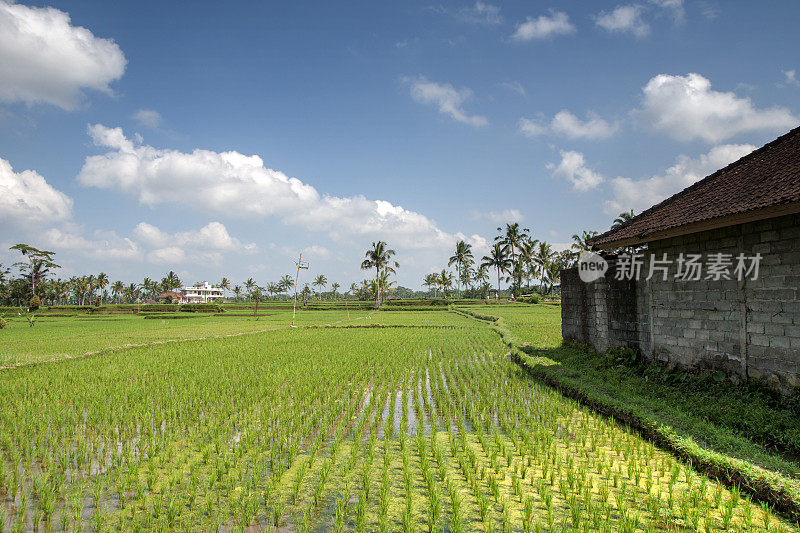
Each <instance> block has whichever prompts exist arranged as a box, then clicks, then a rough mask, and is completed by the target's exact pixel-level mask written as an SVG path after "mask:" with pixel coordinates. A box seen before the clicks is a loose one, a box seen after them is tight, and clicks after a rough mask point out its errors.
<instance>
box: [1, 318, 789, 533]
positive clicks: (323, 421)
mask: <svg viewBox="0 0 800 533" xmlns="http://www.w3.org/2000/svg"><path fill="white" fill-rule="evenodd" d="M520 309H522V308H521V307H520V308H516V307H515V308H509V310H508V313H510V314H513V313H521V312H522V311H520ZM530 309H535V311H530V312H536V313H547V312H552V310H550V311H548V310H547V309H546V308H544V307H542V308H538V307H537V308H530ZM288 316H289V315H288V314H287V313H278V314H276V315H269V316H266V317H263V319H260V320H259V321H253V320H252V319H250V320H249V321H248V319H244V318H242V319H240V318H239V317H234V318H233V319H221V318H220V317H199V318H194V319H188V320H173V321H167V320H165V321H164V322H165V324H164V327H166V326H170V327H174V328H183V327H197V328H198V329H201V330H204V334H205V335H208V334H209V333H213V332H217V333H218V332H220V331H228V330H229V329H228V328H231V327H233V326H232V325H240V326H241V325H243V324H248V323H249V324H251V325H252V324H258V325H259V326H263V325H266V326H271V327H273V328H274V329H271V330H268V331H264V332H261V333H254V334H250V335H241V336H237V337H219V338H216V337H213V336H211V337H209V338H206V339H204V340H202V341H191V340H187V341H185V342H174V343H168V344H161V345H151V346H144V347H138V348H131V349H129V350H125V351H110V352H107V353H104V354H103V356H102V357H82V358H74V359H64V360H60V361H58V362H54V363H50V364H41V365H28V366H21V367H17V368H13V369H7V370H5V371H3V372H2V373H0V397H2V398H3V399H4V401H3V403H2V404H0V513H2V514H0V520H5V524H6V526H5V527H6V529H7V530H12V531H13V530H16V529H28V530H30V529H34V528H36V527H39V528H42V529H48V528H53V529H56V530H61V528H62V527H64V526H66V528H67V529H70V530H75V529H89V530H109V529H114V530H117V529H119V530H142V531H145V530H164V529H174V530H179V531H187V530H192V531H196V530H209V529H211V530H219V529H220V528H222V529H224V530H226V531H227V530H232V529H233V530H245V529H248V528H252V529H269V528H274V527H281V528H287V529H288V530H298V531H307V530H315V531H316V530H325V531H327V530H334V531H344V530H355V531H403V530H406V531H427V530H429V529H432V530H434V531H454V532H456V531H487V530H495V531H505V530H513V531H538V530H539V529H537V528H542V529H543V530H546V531H573V530H577V531H589V530H591V531H595V530H599V531H609V532H611V531H628V530H630V531H633V530H644V531H649V530H659V531H678V530H685V529H700V530H702V529H703V528H706V529H707V530H713V531H722V530H733V531H736V530H742V531H744V530H745V528H747V529H746V530H748V531H770V532H774V531H793V530H794V528H793V526H792V525H790V524H788V523H786V522H785V521H783V520H781V519H780V518H779V517H777V516H772V514H771V511H770V510H769V509H767V508H764V509H763V510H762V508H761V507H759V506H757V505H755V504H754V503H751V502H750V501H749V500H747V499H746V498H745V497H744V496H741V495H739V494H738V492H736V491H729V490H728V489H726V488H725V487H723V486H722V485H720V484H719V483H717V482H715V481H713V480H710V479H707V478H706V477H704V476H702V475H700V474H698V473H697V472H696V471H694V469H693V468H692V467H691V466H690V465H688V464H684V463H682V462H681V461H679V460H677V459H676V458H675V457H674V456H673V455H672V454H670V453H667V452H664V451H661V450H659V449H658V448H657V447H656V446H654V445H653V444H652V443H650V442H648V441H646V440H645V439H643V438H642V437H640V436H639V435H638V434H637V433H636V432H632V431H629V430H628V429H627V428H626V427H624V426H621V425H620V424H618V423H616V422H614V421H613V420H612V419H609V418H607V417H604V416H601V415H597V414H596V413H595V412H593V411H592V410H591V409H589V408H586V407H584V406H582V405H580V404H579V403H577V402H575V401H573V400H570V399H567V398H565V397H563V396H562V395H561V394H559V393H558V392H556V391H555V390H554V389H551V388H550V387H547V386H545V385H542V384H540V383H537V382H536V381H534V380H532V379H530V377H529V376H528V375H527V374H526V372H525V371H524V370H523V369H522V368H521V367H520V366H519V365H517V364H515V363H514V362H512V361H511V360H509V358H508V357H507V351H508V349H507V346H506V345H505V344H504V342H503V339H502V338H501V337H500V336H498V335H497V333H496V332H495V331H493V330H492V329H491V328H490V327H488V325H487V324H485V323H482V322H479V321H476V320H474V319H472V318H468V317H465V316H462V315H459V314H456V313H448V312H446V311H439V312H432V311H419V312H414V311H380V312H372V313H366V314H360V315H358V316H355V315H352V316H351V317H350V319H349V320H348V319H347V317H346V314H344V316H343V313H341V312H338V311H336V312H335V311H319V312H316V311H315V312H308V313H307V314H304V315H301V320H302V321H301V325H302V326H303V327H300V328H297V329H289V328H287V327H286V318H287V317H288ZM509 316H511V315H509ZM56 320H64V321H65V322H64V324H67V325H66V326H64V327H65V328H67V330H68V331H69V332H70V333H71V334H72V335H73V337H74V338H75V339H80V338H83V339H84V342H89V339H93V338H94V337H95V336H97V335H101V336H102V335H104V334H105V335H107V336H112V337H113V336H115V335H116V336H120V337H124V336H126V335H132V334H133V332H134V331H135V328H136V327H137V326H139V327H147V324H148V323H150V322H156V323H158V322H160V321H159V320H144V319H139V320H135V317H133V318H131V319H129V320H128V321H127V322H125V323H124V325H123V323H117V322H101V321H99V320H93V319H84V320H82V321H71V320H72V319H68V318H65V319H56ZM520 321H522V319H521V318H520ZM167 322H170V323H173V322H174V323H177V324H175V325H174V326H173V324H166V323H167ZM56 324H57V323H53V324H50V323H42V324H37V326H36V327H35V328H37V327H39V326H40V325H41V326H46V327H43V328H42V331H43V332H46V331H47V329H46V328H47V327H50V326H53V327H55V326H56ZM109 324H112V325H113V326H112V329H111V330H107V329H106V328H108V327H109ZM198 326H199V327H198ZM361 326H367V327H361ZM381 326H383V327H381ZM113 327H120V328H122V327H124V328H131V329H129V330H127V329H126V330H124V331H123V330H113ZM35 328H31V329H35ZM81 328H83V331H82V332H81ZM9 331H11V332H13V331H15V329H14V328H12V329H11V330H8V331H4V332H3V333H4V334H5V333H8V332H9ZM23 331H24V330H23ZM147 331H149V330H143V331H142V333H146V332H147ZM152 331H156V330H152ZM175 331H177V330H174V331H173V333H174V332H175ZM49 333H50V335H51V336H53V335H57V334H58V330H56V329H51V330H50V331H49ZM26 334H31V333H26ZM42 335H44V333H42ZM547 338H548V337H547V336H544V337H542V342H545V339H547ZM75 342H78V341H77V340H76V341H75ZM48 346H49V345H48ZM31 357H33V356H31ZM431 526H432V527H431ZM723 528H725V529H723ZM0 529H2V528H0Z"/></svg>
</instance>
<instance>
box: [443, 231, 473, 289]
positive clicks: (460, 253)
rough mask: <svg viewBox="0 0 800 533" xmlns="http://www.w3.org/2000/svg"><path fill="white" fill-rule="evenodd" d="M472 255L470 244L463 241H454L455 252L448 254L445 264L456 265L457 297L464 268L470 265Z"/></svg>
mask: <svg viewBox="0 0 800 533" xmlns="http://www.w3.org/2000/svg"><path fill="white" fill-rule="evenodd" d="M473 262H474V257H473V255H472V245H471V244H469V243H467V242H465V241H458V242H457V243H456V252H455V253H454V254H453V255H452V256H450V260H449V261H448V262H447V266H452V265H453V263H455V265H456V283H458V297H459V298H460V297H461V280H462V279H463V278H464V269H465V268H467V267H469V266H470V265H472V263H473Z"/></svg>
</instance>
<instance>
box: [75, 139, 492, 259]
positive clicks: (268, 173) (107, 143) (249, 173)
mask: <svg viewBox="0 0 800 533" xmlns="http://www.w3.org/2000/svg"><path fill="white" fill-rule="evenodd" d="M89 133H90V135H91V136H92V138H93V140H94V142H95V144H96V145H98V146H102V147H105V148H109V149H110V150H109V151H108V152H107V153H105V154H103V155H96V156H91V157H88V158H86V161H85V163H84V166H83V168H82V169H81V171H80V173H79V174H78V181H79V182H80V183H82V184H83V185H88V186H93V187H99V188H103V189H118V190H121V191H123V192H126V193H128V194H130V195H132V196H135V197H136V198H138V200H139V201H140V202H141V203H143V204H145V205H149V206H156V205H160V204H173V205H175V204H177V205H182V206H185V207H187V208H189V209H193V210H199V211H203V212H209V213H215V214H219V215H222V216H237V217H242V218H264V217H268V216H275V217H279V218H280V219H281V220H282V221H283V223H285V224H288V225H294V226H299V227H301V228H303V229H306V230H308V231H321V232H326V233H327V234H328V235H329V236H331V238H333V239H335V240H337V241H347V242H358V243H363V242H364V241H366V240H370V239H377V238H380V239H383V240H387V241H389V242H391V243H392V245H393V246H398V247H401V246H402V247H406V248H410V249H420V248H430V249H438V248H449V247H450V245H451V244H452V243H453V242H455V240H457V239H468V240H472V241H476V242H477V239H479V238H478V237H477V236H472V237H466V236H465V235H462V234H460V233H456V234H451V233H446V232H444V231H442V230H441V229H440V228H439V227H438V226H437V225H436V223H435V222H434V221H433V220H431V219H430V218H428V217H426V216H424V215H422V214H420V213H416V212H414V211H409V210H407V209H404V208H403V207H401V206H397V205H393V204H391V203H390V202H387V201H384V200H369V199H367V198H365V197H363V196H360V195H359V196H352V197H336V196H328V195H321V194H320V193H319V192H318V191H317V190H316V189H315V188H314V187H312V186H310V185H307V184H305V183H303V182H301V181H300V180H298V179H296V178H290V177H288V176H286V175H285V174H284V173H282V172H280V171H277V170H273V169H270V168H267V167H266V166H265V165H264V162H263V161H262V159H261V158H260V157H258V156H255V155H253V156H246V155H244V154H241V153H239V152H234V151H230V152H214V151H210V150H200V149H197V150H194V151H193V152H191V153H185V152H179V151H176V150H168V149H158V148H154V147H152V146H147V145H140V144H135V143H134V142H132V141H131V140H130V139H128V138H127V137H125V135H124V133H123V132H122V130H121V129H120V128H107V127H105V126H102V125H94V126H90V127H89Z"/></svg>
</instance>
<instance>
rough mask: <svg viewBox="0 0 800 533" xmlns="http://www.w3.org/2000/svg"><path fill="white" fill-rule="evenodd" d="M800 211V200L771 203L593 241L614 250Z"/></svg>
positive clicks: (604, 247)
mask: <svg viewBox="0 0 800 533" xmlns="http://www.w3.org/2000/svg"><path fill="white" fill-rule="evenodd" d="M797 213H800V202H790V203H785V204H777V205H771V206H768V207H763V208H761V209H754V210H751V211H745V212H743V213H735V214H732V215H726V216H724V217H717V218H711V219H708V220H701V221H699V222H694V223H692V224H685V225H683V226H676V227H674V228H668V229H665V230H661V231H656V232H653V233H650V234H643V235H639V236H636V237H626V238H624V239H615V240H611V241H606V242H602V243H596V242H595V243H592V245H593V247H594V248H597V249H600V250H612V249H615V248H624V247H626V246H638V245H640V244H645V243H648V242H653V241H660V240H663V239H670V238H672V237H680V236H682V235H691V234H692V233H700V232H701V231H709V230H713V229H719V228H726V227H730V226H736V225H738V224H746V223H748V222H757V221H759V220H767V219H770V218H776V217H780V216H784V215H793V214H797Z"/></svg>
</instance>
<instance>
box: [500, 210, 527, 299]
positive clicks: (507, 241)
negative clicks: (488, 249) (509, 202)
mask: <svg viewBox="0 0 800 533" xmlns="http://www.w3.org/2000/svg"><path fill="white" fill-rule="evenodd" d="M497 231H499V232H501V233H500V235H498V236H497V237H495V241H496V242H499V243H500V244H504V245H506V246H508V250H509V260H510V261H511V266H512V268H511V270H510V273H511V275H512V278H513V283H512V288H514V291H515V292H516V293H518V292H519V288H520V286H521V285H522V267H521V265H520V264H519V263H520V256H519V251H520V247H521V246H522V243H523V242H524V241H525V240H526V239H527V238H528V232H530V231H531V230H530V229H528V228H522V227H520V225H519V223H518V222H514V223H513V224H506V227H505V228H503V227H499V228H497ZM515 295H516V294H515Z"/></svg>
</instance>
